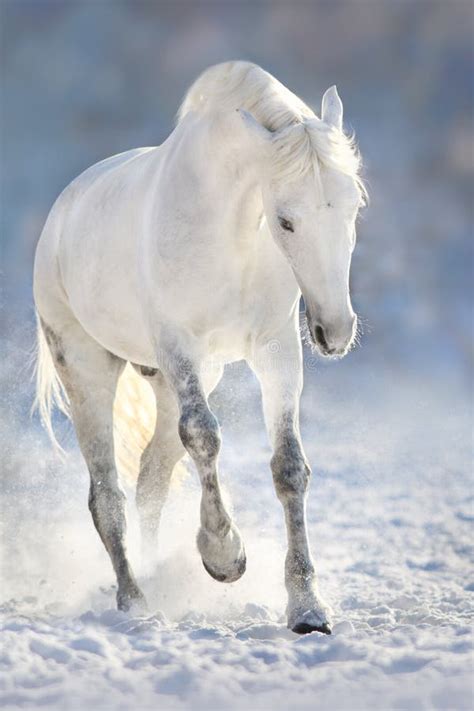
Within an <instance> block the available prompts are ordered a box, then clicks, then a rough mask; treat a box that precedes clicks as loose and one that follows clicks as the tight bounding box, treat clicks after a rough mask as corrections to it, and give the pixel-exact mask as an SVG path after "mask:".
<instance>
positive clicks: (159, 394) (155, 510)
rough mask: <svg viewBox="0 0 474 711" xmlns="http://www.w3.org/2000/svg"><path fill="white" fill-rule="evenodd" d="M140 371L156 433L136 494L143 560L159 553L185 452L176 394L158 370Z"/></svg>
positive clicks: (143, 459) (146, 452)
mask: <svg viewBox="0 0 474 711" xmlns="http://www.w3.org/2000/svg"><path fill="white" fill-rule="evenodd" d="M137 369H138V372H140V373H141V374H142V375H143V376H144V377H145V378H146V380H148V382H149V383H150V385H151V387H152V388H153V392H154V395H155V399H156V424H155V431H154V433H153V437H152V439H151V440H150V442H149V444H148V445H147V447H146V449H145V450H144V451H143V454H142V456H141V460H140V473H139V476H138V482H137V492H136V503H137V509H138V515H139V519H140V532H141V538H142V550H143V556H144V558H145V557H146V558H147V559H148V558H149V557H153V555H154V552H155V550H156V544H157V538H158V529H159V524H160V517H161V512H162V509H163V505H164V503H165V501H166V497H167V495H168V491H169V486H170V481H171V475H172V473H173V469H174V467H175V465H176V464H177V463H178V462H179V460H180V459H181V458H182V457H183V455H184V453H185V449H184V447H183V445H182V443H181V440H180V438H179V433H178V420H179V409H178V403H177V401H176V397H175V396H174V393H173V392H172V391H171V390H170V388H169V386H168V385H167V383H166V381H165V379H164V377H163V375H162V373H161V372H160V371H159V370H153V369H144V368H143V367H142V368H140V367H138V368H137Z"/></svg>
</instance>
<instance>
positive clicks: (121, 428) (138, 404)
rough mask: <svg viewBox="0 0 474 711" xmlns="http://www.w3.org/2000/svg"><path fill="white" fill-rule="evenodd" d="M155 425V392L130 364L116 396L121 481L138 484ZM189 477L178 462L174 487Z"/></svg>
mask: <svg viewBox="0 0 474 711" xmlns="http://www.w3.org/2000/svg"><path fill="white" fill-rule="evenodd" d="M158 405H159V403H158ZM155 425H156V399H155V394H154V392H153V388H152V387H151V385H150V383H149V382H148V381H147V380H145V379H144V378H143V377H141V376H140V375H139V374H138V373H137V371H136V370H135V368H134V367H133V366H131V365H130V363H127V365H126V366H125V368H124V371H123V373H122V375H121V377H120V380H119V382H118V385H117V392H116V394H115V402H114V438H115V457H116V461H117V466H118V468H119V471H120V474H121V476H122V479H124V480H125V481H127V483H128V484H130V485H133V484H135V483H136V481H137V478H138V473H139V471H140V460H141V457H142V454H143V452H144V451H145V449H146V447H147V446H148V444H149V443H150V441H151V439H152V437H153V433H154V431H155ZM176 426H177V425H176ZM187 473H188V470H187V467H186V464H185V463H184V462H183V461H182V460H180V461H179V462H177V464H176V465H175V467H174V469H173V474H172V482H173V484H177V485H178V486H179V485H180V484H181V483H182V481H183V480H184V479H185V478H186V476H187Z"/></svg>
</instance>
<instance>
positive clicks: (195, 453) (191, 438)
mask: <svg viewBox="0 0 474 711" xmlns="http://www.w3.org/2000/svg"><path fill="white" fill-rule="evenodd" d="M179 436H180V438H181V442H182V443H183V446H184V447H185V449H186V450H187V451H188V452H189V454H190V455H191V457H192V458H193V459H196V460H198V461H202V462H204V463H207V462H213V461H215V459H216V458H217V455H218V453H219V449H220V445H221V436H220V431H219V425H218V422H217V420H216V418H215V417H214V415H213V414H212V412H211V411H210V410H209V409H208V408H207V407H205V406H203V407H200V408H195V407H185V408H184V409H183V411H182V413H181V417H180V420H179Z"/></svg>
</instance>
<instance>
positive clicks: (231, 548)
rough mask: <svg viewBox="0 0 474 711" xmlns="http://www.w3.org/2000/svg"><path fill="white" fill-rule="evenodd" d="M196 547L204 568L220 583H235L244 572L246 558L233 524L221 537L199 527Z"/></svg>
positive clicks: (238, 534)
mask: <svg viewBox="0 0 474 711" xmlns="http://www.w3.org/2000/svg"><path fill="white" fill-rule="evenodd" d="M197 547H198V550H199V552H200V554H201V558H202V564H203V565H204V568H205V569H206V570H207V572H208V573H209V575H210V576H211V578H214V580H218V581H219V582H220V583H235V581H236V580H238V579H239V578H241V577H242V575H243V574H244V573H245V568H246V565H247V559H246V557H245V549H244V544H243V543H242V539H241V537H240V533H239V531H238V530H237V528H236V527H235V526H234V525H232V526H231V527H230V529H229V530H228V532H227V534H226V535H225V536H222V537H221V536H217V535H216V534H215V533H213V532H210V531H207V530H206V529H205V528H201V529H200V531H199V533H198V537H197Z"/></svg>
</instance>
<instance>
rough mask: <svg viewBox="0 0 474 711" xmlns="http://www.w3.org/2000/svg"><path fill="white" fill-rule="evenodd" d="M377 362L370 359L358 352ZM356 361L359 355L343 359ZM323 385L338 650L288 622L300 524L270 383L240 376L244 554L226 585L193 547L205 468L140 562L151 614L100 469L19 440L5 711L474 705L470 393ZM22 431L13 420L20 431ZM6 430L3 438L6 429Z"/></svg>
mask: <svg viewBox="0 0 474 711" xmlns="http://www.w3.org/2000/svg"><path fill="white" fill-rule="evenodd" d="M350 358H357V359H358V360H360V362H361V363H363V353H356V354H352V355H351V356H350ZM347 362H349V361H347ZM319 371H320V372H319V373H317V374H316V375H314V374H309V375H308V387H307V389H306V390H305V395H304V398H303V432H304V440H305V444H306V449H307V452H308V455H309V458H310V460H311V462H312V465H313V470H314V475H313V481H312V486H311V492H310V496H309V500H308V512H309V520H310V527H311V539H312V544H313V550H314V554H315V557H316V559H317V562H318V567H319V572H320V585H321V589H322V592H323V594H324V596H325V597H326V598H327V599H328V601H330V602H331V604H332V606H333V608H334V619H335V625H334V631H333V635H332V636H331V637H327V636H324V635H321V634H318V633H313V634H311V635H309V636H305V637H298V636H297V635H295V634H293V633H292V632H290V631H288V630H287V629H286V627H285V622H284V617H283V613H284V605H285V593H284V588H283V582H282V577H283V575H282V570H283V558H284V552H285V549H284V542H285V539H284V527H283V521H282V515H281V511H280V505H279V503H278V501H277V499H276V497H275V495H274V493H273V490H272V483H271V476H270V473H269V469H268V461H269V457H270V452H269V449H268V446H267V444H266V439H265V435H264V431H263V427H262V424H261V417H260V414H259V409H258V399H257V391H256V387H255V383H254V382H253V381H252V379H251V377H250V376H249V375H248V374H246V373H244V372H242V369H241V368H237V369H236V370H235V373H232V372H231V373H230V374H229V375H228V376H227V378H226V380H225V382H224V383H223V385H222V386H221V387H220V388H219V390H218V392H217V394H216V397H215V398H214V409H215V411H216V412H217V413H218V415H219V417H220V419H221V422H222V423H223V434H224V447H223V452H222V457H221V462H222V464H221V471H222V479H223V481H224V484H225V487H226V490H227V492H228V495H229V498H230V499H231V500H232V502H233V510H234V515H235V518H236V521H237V523H238V525H239V527H240V528H241V531H242V533H243V535H244V539H245V542H246V547H247V554H248V568H247V572H246V574H245V575H244V577H243V578H242V579H241V581H239V582H237V583H234V584H232V585H227V586H226V585H222V584H219V583H217V582H215V581H213V580H212V579H211V578H209V576H208V575H207V574H206V572H205V571H204V569H203V568H202V565H201V562H200V559H199V556H198V554H197V551H196V549H195V545H194V536H195V533H196V530H197V525H198V501H199V488H198V485H197V482H196V478H195V475H194V473H193V472H192V471H191V473H190V475H189V477H188V478H187V479H185V480H184V481H181V482H179V483H177V484H176V486H175V487H174V489H173V492H172V494H171V497H170V500H169V502H168V505H167V507H166V513H165V516H164V520H163V525H162V536H161V541H160V547H159V551H158V557H157V562H156V563H153V564H152V565H150V564H148V565H147V567H143V566H141V564H140V562H139V560H138V555H137V552H138V541H137V538H138V537H137V531H136V518H135V513H134V510H133V505H132V504H131V506H130V549H131V555H132V557H133V559H134V560H135V561H136V566H137V569H138V570H139V571H140V576H141V581H142V584H143V587H144V590H145V592H146V594H147V597H148V600H149V603H150V607H151V610H153V614H151V615H150V616H149V617H147V618H134V617H127V616H126V615H124V614H122V613H119V612H117V611H116V610H115V609H114V591H113V588H112V584H113V577H112V573H111V569H110V564H109V561H108V559H107V557H106V555H105V553H104V552H103V550H102V547H101V544H100V541H99V539H98V537H97V534H96V533H95V531H94V529H93V527H92V523H91V522H90V520H89V512H88V510H87V476H86V473H85V470H84V465H83V464H82V462H81V460H80V457H79V455H78V454H77V453H76V451H75V450H74V449H72V453H71V454H70V456H69V459H68V461H67V462H66V464H61V463H58V462H57V461H56V460H55V459H54V457H53V456H52V455H51V454H50V453H49V451H48V449H47V446H46V443H45V440H44V438H43V437H42V436H41V435H40V434H38V432H36V433H35V431H32V432H31V434H30V435H28V436H27V438H26V439H24V440H23V443H22V444H21V445H20V446H19V444H18V439H17V438H15V437H14V436H13V432H12V436H11V438H10V439H8V436H7V437H6V441H9V445H8V447H7V450H6V456H5V461H6V475H7V476H6V481H7V486H6V487H5V488H4V491H3V495H2V500H1V505H2V510H3V512H4V528H3V531H2V542H3V546H2V548H3V550H2V554H3V562H2V565H3V575H2V589H1V598H0V600H1V602H2V605H1V622H2V627H3V633H2V645H1V652H0V673H1V686H0V689H1V691H0V705H1V706H3V707H6V708H32V707H42V708H46V709H69V708H72V709H76V708H77V709H79V708H80V709H84V708H89V709H91V710H92V709H94V710H95V709H104V708H106V709H149V708H150V709H174V708H177V709H201V708H203V709H204V708H210V709H224V708H239V709H273V708H278V709H310V708H320V709H334V710H337V711H342V710H345V709H347V710H349V709H351V711H352V710H354V711H355V710H357V709H361V710H362V709H364V710H365V709H369V708H370V709H377V710H378V711H379V710H382V709H413V711H415V710H416V711H418V710H419V709H433V708H435V709H467V708H471V707H472V686H471V684H472V678H471V672H472V652H471V642H472V636H471V629H470V627H469V622H470V619H471V618H470V615H471V604H472V596H473V592H474V579H473V578H472V577H471V578H469V577H468V572H469V570H470V571H471V572H472V559H473V553H472V547H471V537H470V532H471V531H470V526H471V524H472V520H473V510H472V486H471V484H470V481H469V468H470V464H469V452H468V448H467V443H468V441H469V437H468V431H467V430H468V427H467V418H466V414H467V412H466V409H465V408H466V407H467V406H468V405H467V398H466V397H465V395H464V394H463V392H462V389H461V387H460V386H459V383H458V384H456V383H454V382H445V384H444V385H441V383H440V382H436V386H435V387H434V382H431V383H430V382H429V381H420V379H419V378H418V379H413V381H409V380H408V379H407V378H406V377H405V379H403V378H402V377H401V376H400V374H399V373H398V374H397V373H396V372H395V370H391V371H390V372H380V373H377V372H376V371H374V372H372V371H370V370H369V369H366V371H365V374H364V371H362V370H361V377H360V380H358V381H356V382H354V381H353V379H352V377H353V373H354V372H356V370H355V369H354V368H353V367H348V366H346V365H345V362H342V363H337V364H333V365H330V366H321V367H320V369H319ZM11 426H12V427H13V426H14V425H13V424H12V425H11ZM8 427H9V425H8V424H5V428H6V431H7V435H8Z"/></svg>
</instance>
